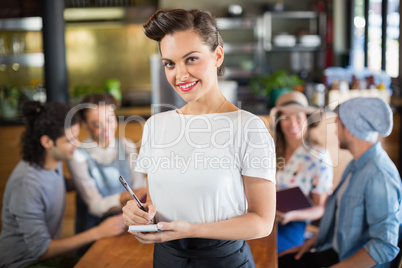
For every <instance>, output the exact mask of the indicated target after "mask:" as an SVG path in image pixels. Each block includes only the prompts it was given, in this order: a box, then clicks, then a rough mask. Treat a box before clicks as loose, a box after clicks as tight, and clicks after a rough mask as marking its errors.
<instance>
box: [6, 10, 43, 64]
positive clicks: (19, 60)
mask: <svg viewBox="0 0 402 268" xmlns="http://www.w3.org/2000/svg"><path fill="white" fill-rule="evenodd" d="M41 30H42V18H40V17H26V18H7V19H0V32H2V34H0V65H2V66H3V67H4V66H12V68H13V69H18V68H19V66H31V67H42V66H43V64H44V56H43V53H42V52H33V53H27V51H26V40H25V36H26V33H27V32H40V31H41Z"/></svg>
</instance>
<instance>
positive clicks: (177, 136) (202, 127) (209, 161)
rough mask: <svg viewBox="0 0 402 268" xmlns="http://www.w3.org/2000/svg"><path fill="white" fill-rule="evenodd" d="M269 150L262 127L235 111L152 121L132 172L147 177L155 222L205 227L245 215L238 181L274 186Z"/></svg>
mask: <svg viewBox="0 0 402 268" xmlns="http://www.w3.org/2000/svg"><path fill="white" fill-rule="evenodd" d="M275 161H276V160H275V146H274V142H273V139H272V138H271V136H270V134H269V133H268V130H267V128H266V126H265V124H264V122H263V121H262V120H261V119H260V118H259V117H257V116H255V115H253V114H251V113H249V112H246V111H243V110H238V111H235V112H228V113H215V114H204V115H183V114H178V113H177V111H176V110H173V111H168V112H164V113H159V114H156V115H154V116H152V117H151V118H150V119H149V120H148V121H147V122H146V124H145V125H144V132H143V137H142V146H141V149H140V154H139V156H138V159H137V163H136V171H139V172H143V173H147V174H148V185H149V191H150V196H151V199H152V202H153V204H154V205H155V206H156V207H157V209H158V213H157V215H156V217H157V221H173V220H186V221H188V222H190V223H207V222H217V221H223V220H227V219H230V218H233V217H236V216H239V215H242V214H245V213H246V212H247V199H246V195H245V192H244V186H243V177H242V175H244V176H250V177H258V178H261V179H264V180H269V181H271V182H273V183H275Z"/></svg>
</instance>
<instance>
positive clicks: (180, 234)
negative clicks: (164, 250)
mask: <svg viewBox="0 0 402 268" xmlns="http://www.w3.org/2000/svg"><path fill="white" fill-rule="evenodd" d="M190 226H191V224H190V223H188V222H187V221H172V222H159V223H158V224H157V227H158V230H160V231H159V232H150V233H145V232H131V234H133V235H134V236H135V237H136V238H137V239H138V241H140V242H141V243H142V244H153V243H163V242H166V241H170V240H176V239H181V238H188V237H190Z"/></svg>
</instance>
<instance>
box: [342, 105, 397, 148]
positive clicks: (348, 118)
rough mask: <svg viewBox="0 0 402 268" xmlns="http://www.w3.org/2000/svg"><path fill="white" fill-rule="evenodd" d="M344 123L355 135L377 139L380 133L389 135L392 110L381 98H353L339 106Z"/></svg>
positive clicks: (368, 139)
mask: <svg viewBox="0 0 402 268" xmlns="http://www.w3.org/2000/svg"><path fill="white" fill-rule="evenodd" d="M338 115H339V119H340V120H341V122H342V124H343V125H344V126H345V127H346V128H347V129H348V130H349V131H350V133H352V135H353V136H355V137H356V138H359V139H361V140H365V141H376V140H377V138H378V134H380V135H381V136H383V137H386V136H388V135H389V134H390V133H391V131H392V125H393V121H392V111H391V108H390V107H389V105H388V104H387V103H386V102H385V101H384V100H382V99H380V98H353V99H350V100H348V101H346V102H344V103H341V104H340V105H339V107H338Z"/></svg>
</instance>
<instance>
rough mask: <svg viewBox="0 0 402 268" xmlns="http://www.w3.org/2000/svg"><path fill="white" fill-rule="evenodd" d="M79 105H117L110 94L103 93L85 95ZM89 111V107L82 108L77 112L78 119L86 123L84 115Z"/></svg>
mask: <svg viewBox="0 0 402 268" xmlns="http://www.w3.org/2000/svg"><path fill="white" fill-rule="evenodd" d="M81 104H92V105H114V106H116V105H117V101H116V99H115V98H114V97H113V96H112V95H110V94H106V93H105V94H103V93H94V94H90V95H87V96H86V97H85V98H84V99H83V100H82V101H81ZM89 109H90V107H86V108H82V109H80V110H79V111H78V114H79V116H80V119H81V120H82V121H84V122H86V121H87V118H86V113H87V111H88V110H89Z"/></svg>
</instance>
